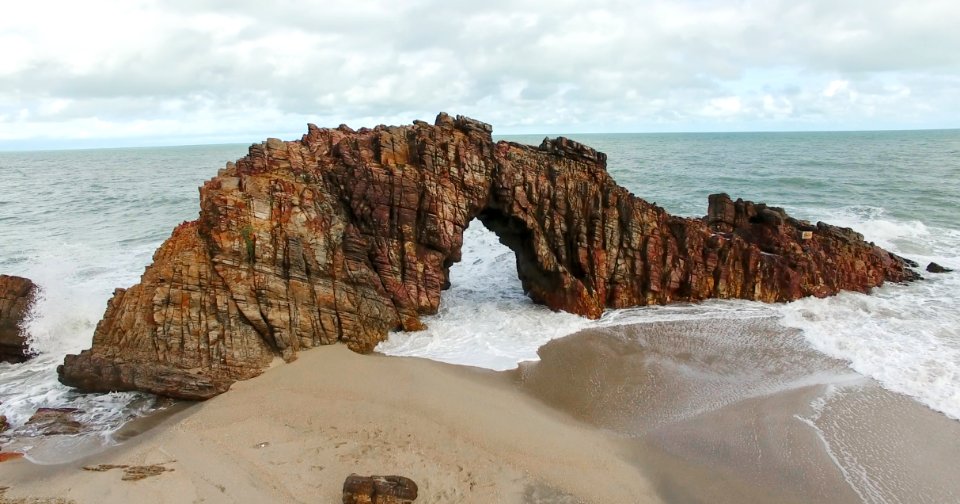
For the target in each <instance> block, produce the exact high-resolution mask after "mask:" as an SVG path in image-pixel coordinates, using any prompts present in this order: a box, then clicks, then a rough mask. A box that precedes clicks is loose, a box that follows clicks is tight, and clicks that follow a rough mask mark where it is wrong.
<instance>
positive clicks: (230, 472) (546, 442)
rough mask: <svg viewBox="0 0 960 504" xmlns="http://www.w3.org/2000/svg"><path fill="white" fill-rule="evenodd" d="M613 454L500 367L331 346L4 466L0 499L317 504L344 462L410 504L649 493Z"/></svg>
mask: <svg viewBox="0 0 960 504" xmlns="http://www.w3.org/2000/svg"><path fill="white" fill-rule="evenodd" d="M622 454H623V449H622V446H621V445H620V444H619V443H617V441H616V440H615V439H612V438H611V437H610V436H608V435H606V434H604V433H603V432H602V431H601V430H598V429H592V428H589V427H587V426H585V425H584V424H582V423H579V422H577V421H575V420H573V419H571V418H570V417H569V416H567V415H564V414H562V413H560V412H557V411H554V410H552V409H550V408H548V407H547V406H545V405H543V404H541V403H539V402H538V401H535V400H531V399H530V398H529V397H528V396H526V395H525V394H524V393H523V392H521V391H520V390H519V389H518V388H517V387H516V386H515V385H514V384H513V383H512V381H511V376H510V375H505V374H497V373H493V372H487V371H483V370H477V369H471V368H462V367H456V366H450V365H445V364H441V363H436V362H431V361H426V360H422V359H412V358H391V357H382V356H376V355H373V356H360V355H356V354H354V353H352V352H350V351H349V350H347V349H346V348H345V347H343V346H340V345H334V346H330V347H324V348H318V349H315V350H311V351H309V352H304V353H303V354H302V355H301V356H300V358H299V360H297V361H296V362H293V363H291V364H288V365H281V366H276V367H274V368H272V369H270V370H269V371H268V372H266V373H265V374H264V375H263V376H261V377H259V378H256V379H254V380H250V381H246V382H241V383H237V384H236V385H234V387H233V388H232V389H231V390H230V391H229V392H228V393H226V394H224V395H222V396H219V397H216V398H214V399H211V400H209V401H207V402H205V403H202V404H198V405H195V406H192V407H190V408H188V409H186V410H185V411H182V412H179V413H176V414H174V415H172V416H171V417H170V418H167V419H165V420H163V421H162V422H161V425H159V426H157V427H156V428H154V429H150V430H148V431H147V432H146V433H144V434H141V435H139V436H136V437H134V438H132V439H130V440H128V441H127V442H126V443H124V444H123V445H121V446H119V447H116V448H114V449H111V450H108V451H106V452H104V453H100V454H96V455H93V456H91V457H88V458H86V459H82V460H79V461H76V462H73V463H70V464H64V465H59V466H37V465H34V464H32V463H30V462H28V461H25V460H15V461H10V462H5V463H4V464H3V465H2V466H0V486H7V487H9V489H8V490H6V495H5V496H4V497H0V501H2V500H3V499H7V500H8V501H13V500H14V499H16V498H22V497H59V498H64V499H70V500H73V501H75V502H77V503H81V504H83V503H96V504H106V503H112V502H123V503H128V502H138V503H161V502H164V503H166V502H171V503H173V502H176V503H184V502H205V503H217V502H325V503H329V502H339V501H340V492H341V488H342V484H343V480H344V478H345V477H346V476H347V475H349V474H350V473H353V472H356V473H359V474H399V475H403V476H407V477H410V478H412V479H413V480H414V481H416V482H417V484H418V485H419V488H420V497H419V498H418V499H417V502H418V503H421V502H422V503H456V502H476V503H496V502H518V503H519V502H529V503H534V502H551V503H552V502H558V503H564V502H571V503H572V502H637V503H642V502H659V500H658V498H657V497H656V496H655V495H654V492H653V490H652V488H651V487H650V485H649V484H648V483H647V481H646V480H645V479H644V478H643V477H642V475H641V473H640V470H639V469H638V468H637V467H636V466H635V465H632V464H630V463H629V462H627V461H625V459H624V458H623V456H622ZM100 464H114V465H129V466H149V465H158V466H160V468H161V469H160V470H157V471H156V472H158V474H156V475H154V476H150V477H147V478H144V479H142V480H139V481H122V480H121V477H122V476H123V470H124V469H123V468H117V469H113V470H105V471H102V472H92V471H85V470H83V469H82V467H83V466H96V465H100ZM164 469H165V470H164ZM160 471H162V472H160Z"/></svg>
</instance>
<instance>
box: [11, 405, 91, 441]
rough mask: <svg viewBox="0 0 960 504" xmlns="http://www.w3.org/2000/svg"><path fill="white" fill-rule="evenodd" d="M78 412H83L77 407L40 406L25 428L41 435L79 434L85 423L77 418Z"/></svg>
mask: <svg viewBox="0 0 960 504" xmlns="http://www.w3.org/2000/svg"><path fill="white" fill-rule="evenodd" d="M78 413H82V412H81V411H80V410H78V409H77V408H39V409H37V411H36V412H35V413H34V414H33V416H31V417H30V419H29V420H27V423H26V424H24V428H26V429H28V430H29V432H30V433H32V434H36V435H39V436H54V435H58V434H79V433H80V431H81V430H82V429H83V424H81V423H80V422H79V421H77V419H76V415H77V414H78Z"/></svg>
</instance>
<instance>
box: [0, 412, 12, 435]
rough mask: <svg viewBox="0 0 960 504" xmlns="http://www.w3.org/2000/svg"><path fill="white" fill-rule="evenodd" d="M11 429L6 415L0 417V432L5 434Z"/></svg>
mask: <svg viewBox="0 0 960 504" xmlns="http://www.w3.org/2000/svg"><path fill="white" fill-rule="evenodd" d="M9 428H10V423H9V422H7V416H6V415H0V432H3V431H5V430H7V429H9Z"/></svg>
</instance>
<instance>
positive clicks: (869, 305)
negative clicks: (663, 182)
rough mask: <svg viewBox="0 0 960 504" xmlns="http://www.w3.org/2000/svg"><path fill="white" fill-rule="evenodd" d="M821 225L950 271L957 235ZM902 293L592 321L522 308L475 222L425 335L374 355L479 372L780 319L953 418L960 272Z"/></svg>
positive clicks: (872, 224) (620, 313)
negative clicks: (544, 348) (550, 354)
mask: <svg viewBox="0 0 960 504" xmlns="http://www.w3.org/2000/svg"><path fill="white" fill-rule="evenodd" d="M807 213H809V214H812V215H822V218H821V220H824V221H828V222H831V223H833V224H837V225H842V226H848V227H852V228H854V229H856V230H858V231H860V232H862V233H863V234H864V236H865V238H866V239H867V240H872V241H875V242H876V243H877V244H878V245H881V246H884V247H887V248H889V249H890V250H892V251H894V252H896V253H900V254H902V255H904V256H907V257H910V258H913V259H915V260H917V261H918V262H920V263H922V264H923V265H925V264H926V263H927V262H929V261H935V262H938V263H940V264H942V265H944V266H948V267H952V268H957V269H960V258H958V257H957V255H956V254H957V253H956V251H957V250H960V233H958V232H956V231H953V230H945V229H937V228H932V227H928V226H925V225H923V224H922V223H920V222H916V221H908V222H904V221H898V220H896V219H894V218H891V217H888V216H887V215H885V212H884V211H883V210H882V209H880V208H877V207H862V206H861V207H847V208H843V209H840V210H832V211H826V210H822V209H812V210H807ZM927 277H928V278H927V279H926V280H924V281H922V282H916V283H913V284H910V285H887V286H884V287H883V288H880V289H875V291H874V292H873V293H871V294H870V295H864V294H858V293H841V294H840V295H838V296H835V297H830V298H826V299H815V298H807V299H802V300H799V301H796V302H793V303H788V304H785V305H765V304H760V303H753V302H747V301H709V302H706V303H702V304H697V305H674V306H665V307H644V308H631V309H625V310H610V311H608V312H607V313H606V314H604V316H603V317H602V318H601V319H600V320H597V321H590V320H586V319H582V318H579V317H575V316H572V315H569V314H565V313H554V312H551V311H549V310H547V309H545V308H543V307H540V306H536V305H534V304H532V303H531V302H530V301H529V299H527V298H526V297H525V296H524V295H523V292H522V289H521V287H520V284H519V280H517V278H516V266H515V260H514V256H513V253H512V252H511V251H510V250H509V249H508V248H506V247H505V246H503V245H501V244H500V243H499V242H498V240H497V238H496V236H495V235H494V234H493V233H492V232H490V231H488V230H486V229H485V228H483V226H482V225H481V224H480V223H479V222H477V223H474V224H473V225H471V226H470V228H469V229H468V230H467V232H466V233H465V236H464V249H463V261H461V262H460V263H458V264H456V265H454V266H453V267H452V268H451V281H452V283H453V287H452V288H451V289H450V290H448V291H446V292H444V293H443V297H442V301H441V308H440V312H439V313H438V314H437V315H435V316H432V317H425V318H424V321H425V322H426V323H427V324H428V326H429V329H428V330H426V331H421V332H415V333H393V334H391V336H390V339H389V340H388V341H387V342H384V343H382V344H381V345H380V346H379V347H378V351H380V352H382V353H385V354H389V355H409V356H419V357H426V358H429V359H434V360H440V361H444V362H450V363H455V364H465V365H472V366H479V367H486V368H490V369H497V370H503V369H510V368H513V367H515V366H516V365H517V364H518V363H519V362H521V361H526V360H536V359H537V356H536V350H537V348H538V347H539V346H541V345H542V344H544V343H546V342H547V341H549V340H551V339H554V338H557V337H562V336H566V335H569V334H573V333H575V332H577V331H579V330H581V329H585V328H589V327H609V326H616V325H624V324H634V323H646V322H656V321H670V320H692V319H725V318H736V319H743V318H753V317H770V316H774V317H780V321H781V324H783V325H784V326H786V327H791V328H797V329H799V330H801V331H802V334H803V336H804V338H805V340H806V341H807V342H808V343H809V345H810V346H811V347H812V348H814V349H816V350H818V351H820V352H822V353H825V354H827V355H829V356H831V357H834V358H837V359H840V360H842V361H845V362H848V363H849V365H850V367H851V368H852V369H854V370H855V371H857V372H859V373H861V374H863V375H865V376H868V377H871V378H874V379H876V380H877V381H879V382H880V383H881V384H882V385H883V386H884V387H886V388H888V389H890V390H893V391H896V392H900V393H904V394H907V395H909V396H912V397H914V398H916V399H917V400H919V401H921V402H923V403H924V404H926V405H927V406H929V407H931V408H933V409H936V410H938V411H941V412H943V413H945V414H947V415H948V416H950V417H952V418H958V419H960V312H957V311H956V310H955V309H953V308H952V307H954V306H956V303H957V301H958V292H960V275H956V274H949V275H933V274H928V275H927Z"/></svg>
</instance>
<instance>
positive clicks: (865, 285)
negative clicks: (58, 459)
mask: <svg viewBox="0 0 960 504" xmlns="http://www.w3.org/2000/svg"><path fill="white" fill-rule="evenodd" d="M606 161H607V157H606V155H605V154H603V153H601V152H597V151H596V150H594V149H592V148H590V147H588V146H586V145H583V144H580V143H578V142H575V141H573V140H570V139H567V138H563V137H560V138H555V139H546V140H544V142H543V143H542V144H541V145H540V146H539V147H533V146H529V145H521V144H517V143H511V142H505V141H501V142H494V141H493V139H492V137H491V127H490V126H489V125H488V124H484V123H482V122H479V121H476V120H473V119H469V118H466V117H460V116H458V117H456V118H454V117H451V116H449V115H447V114H440V115H439V116H437V119H436V121H435V124H433V125H430V124H427V123H425V122H423V121H417V122H415V123H414V124H413V125H408V126H399V127H396V126H377V127H376V128H373V129H368V128H362V129H359V130H353V129H350V128H347V127H345V126H341V127H339V128H336V129H326V128H318V127H316V126H314V125H309V126H308V131H307V133H306V134H305V135H304V136H303V137H302V138H301V139H300V140H297V141H288V142H284V141H280V140H277V139H270V140H268V141H266V142H263V143H261V144H257V145H253V146H251V147H250V150H249V154H248V155H247V156H246V157H244V158H242V159H240V160H238V161H237V162H236V163H228V164H227V165H226V167H225V168H223V169H222V170H220V172H219V173H218V174H217V176H216V177H214V178H212V179H211V180H209V181H207V182H206V183H205V184H204V185H203V187H202V188H201V189H200V214H199V217H198V219H197V220H195V221H191V222H184V223H182V224H181V225H179V226H177V228H176V229H174V231H173V233H172V235H171V236H170V238H169V239H167V241H166V242H164V244H163V245H161V246H160V248H159V249H158V250H157V252H156V254H155V255H154V262H153V264H152V265H150V266H149V267H147V269H146V271H144V274H143V276H142V277H141V282H140V283H139V284H137V285H134V286H132V287H130V288H128V289H117V290H116V291H115V292H114V295H113V298H112V299H111V300H110V301H109V302H108V304H107V309H106V312H105V313H104V316H103V319H102V320H101V321H100V323H99V324H98V325H97V329H96V331H95V333H94V336H93V345H92V347H91V348H90V349H89V350H84V351H83V352H81V353H80V354H79V355H68V356H66V358H65V359H64V363H63V365H62V366H60V368H59V369H58V373H59V378H60V381H61V382H63V383H64V384H67V385H71V386H75V387H78V388H81V389H83V390H87V391H112V390H144V391H149V392H154V393H157V394H160V395H165V396H171V397H179V398H188V399H203V398H206V397H212V396H214V395H216V394H219V393H222V392H224V391H226V390H227V389H228V388H229V386H230V384H231V383H233V382H235V381H237V380H243V379H247V378H251V377H254V376H256V375H258V374H260V373H261V372H262V371H263V370H264V369H266V368H267V367H268V366H269V365H270V363H271V362H272V361H273V359H275V358H276V357H278V356H279V357H282V358H283V359H285V360H287V361H290V360H293V359H295V358H296V356H297V354H298V353H299V352H300V351H301V350H304V349H307V348H311V347H314V346H318V345H326V344H331V343H336V342H342V343H345V344H347V345H348V346H349V347H350V348H351V349H352V350H355V351H358V352H370V351H372V350H373V348H374V347H375V346H376V345H377V344H378V343H379V342H381V341H383V340H384V339H386V338H387V335H388V334H389V332H390V331H392V330H397V329H400V330H406V331H413V330H419V329H422V328H424V325H423V323H422V322H421V320H420V317H421V316H422V315H425V314H433V313H436V312H437V310H438V308H439V305H440V294H441V291H442V290H443V289H444V288H445V287H446V286H448V285H449V268H450V266H451V265H452V264H454V263H456V262H458V261H459V260H460V258H461V248H462V245H463V232H464V230H465V229H466V228H467V226H468V225H469V224H470V223H471V222H472V221H473V220H474V219H478V220H479V221H480V222H481V223H482V224H483V225H484V226H486V227H487V228H489V229H490V230H492V231H493V232H494V233H496V234H497V235H498V236H499V238H500V240H501V242H502V243H504V244H505V245H506V246H508V247H509V248H510V249H511V250H513V252H514V253H515V254H516V256H517V274H518V276H519V278H520V281H521V284H522V285H523V289H524V291H525V292H527V293H528V294H529V296H530V297H531V298H532V299H533V300H534V301H535V302H537V303H539V304H543V305H546V306H548V307H549V308H551V309H554V310H564V311H568V312H571V313H576V314H579V315H583V316H587V317H591V318H598V317H600V316H601V315H602V313H603V311H604V310H605V309H606V308H625V307H630V306H642V305H655V304H667V303H674V302H696V301H701V300H704V299H708V298H723V299H731V298H737V299H750V300H756V301H764V302H779V301H790V300H794V299H798V298H800V297H804V296H818V297H823V296H828V295H832V294H836V293H837V292H839V291H841V290H853V291H859V292H867V291H869V290H870V289H871V288H873V287H877V286H879V285H881V284H883V283H884V282H887V281H892V282H901V281H909V280H914V279H916V278H918V275H917V273H916V272H914V271H913V270H911V269H909V267H908V265H907V264H906V263H905V262H904V261H903V260H902V259H900V258H898V257H896V256H894V255H892V254H890V253H889V252H887V251H885V250H883V249H881V248H879V247H877V246H875V245H872V244H869V243H866V242H864V241H863V237H862V236H861V235H860V234H859V233H857V232H855V231H853V230H850V229H846V228H840V227H836V226H830V225H828V224H824V223H817V224H816V225H812V224H810V223H809V222H806V221H801V220H797V219H794V218H791V217H790V216H789V215H787V214H786V212H784V211H783V210H782V209H780V208H777V207H773V206H767V205H765V204H763V203H752V202H749V201H744V200H742V199H737V200H733V199H731V198H730V197H729V196H727V195H726V194H715V195H712V196H710V198H709V204H708V209H707V217H706V218H698V219H691V218H682V217H676V216H671V215H670V214H668V213H667V212H666V211H665V210H664V209H662V208H660V207H658V206H656V205H654V204H651V203H649V202H647V201H645V200H643V199H640V198H638V197H636V196H634V195H633V194H631V193H630V192H629V191H628V190H627V189H625V188H623V187H620V186H618V185H617V184H616V182H615V181H614V180H613V179H612V178H611V177H610V175H609V174H608V173H607V169H606Z"/></svg>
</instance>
